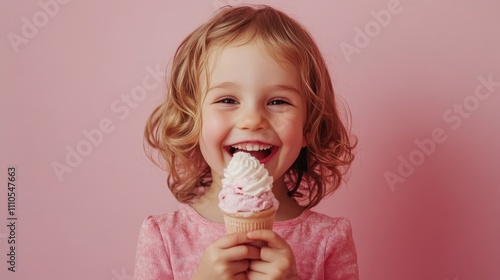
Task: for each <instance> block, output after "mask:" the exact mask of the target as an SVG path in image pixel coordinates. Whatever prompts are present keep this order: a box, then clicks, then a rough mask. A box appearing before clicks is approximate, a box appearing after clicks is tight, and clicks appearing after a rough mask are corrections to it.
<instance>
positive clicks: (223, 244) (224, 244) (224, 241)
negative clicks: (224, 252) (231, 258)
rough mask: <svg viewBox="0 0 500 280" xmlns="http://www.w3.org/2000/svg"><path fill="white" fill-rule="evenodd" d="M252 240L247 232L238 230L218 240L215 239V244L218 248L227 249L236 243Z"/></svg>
mask: <svg viewBox="0 0 500 280" xmlns="http://www.w3.org/2000/svg"><path fill="white" fill-rule="evenodd" d="M251 241H252V240H250V239H249V238H248V237H247V235H246V232H238V233H232V234H228V235H225V236H223V237H221V238H219V239H218V240H216V241H214V243H213V245H214V246H216V247H217V248H221V249H227V248H231V247H234V246H236V245H240V244H245V243H249V242H251Z"/></svg>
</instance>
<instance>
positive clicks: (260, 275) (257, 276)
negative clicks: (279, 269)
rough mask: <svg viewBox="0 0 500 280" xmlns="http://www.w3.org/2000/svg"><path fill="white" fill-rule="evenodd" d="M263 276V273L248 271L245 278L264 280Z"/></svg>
mask: <svg viewBox="0 0 500 280" xmlns="http://www.w3.org/2000/svg"><path fill="white" fill-rule="evenodd" d="M265 276H266V275H265V274H264V273H262V272H259V271H253V270H250V271H248V272H247V278H248V280H259V279H264V278H265Z"/></svg>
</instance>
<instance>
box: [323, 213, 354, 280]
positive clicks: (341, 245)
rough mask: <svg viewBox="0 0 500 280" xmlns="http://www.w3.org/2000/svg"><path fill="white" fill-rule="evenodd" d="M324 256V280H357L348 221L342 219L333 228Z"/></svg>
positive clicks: (352, 241)
mask: <svg viewBox="0 0 500 280" xmlns="http://www.w3.org/2000/svg"><path fill="white" fill-rule="evenodd" d="M326 254H327V255H326V261H325V279H327V278H329V279H334V280H359V272H358V261H357V254H356V247H355V245H354V239H353V236H352V229H351V224H350V222H349V220H347V219H344V218H342V219H340V221H339V222H338V224H337V225H336V226H335V229H334V231H333V234H332V235H330V236H329V239H328V243H327V248H326ZM330 277H333V278H330Z"/></svg>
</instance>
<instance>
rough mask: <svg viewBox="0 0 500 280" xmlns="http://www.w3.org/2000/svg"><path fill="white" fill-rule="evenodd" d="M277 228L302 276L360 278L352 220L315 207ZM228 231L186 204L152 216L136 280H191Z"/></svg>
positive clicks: (145, 230) (144, 231)
mask: <svg viewBox="0 0 500 280" xmlns="http://www.w3.org/2000/svg"><path fill="white" fill-rule="evenodd" d="M273 230H274V231H275V232H276V233H278V234H279V235H280V236H281V237H282V238H283V239H284V240H286V242H288V244H289V245H290V247H291V248H292V250H293V253H294V255H295V260H296V263H297V271H298V273H299V276H300V278H301V279H307V280H315V279H318V280H319V279H335V280H354V279H356V280H357V279H358V265H357V260H356V248H355V246H354V240H353V237H352V231H351V225H350V223H349V221H348V220H347V219H345V218H332V217H329V216H326V215H323V214H320V213H317V212H314V211H311V210H305V211H304V212H303V213H302V214H301V215H300V216H298V217H297V218H295V219H292V220H288V221H276V222H275V223H274V226H273ZM224 234H225V228H224V224H219V223H215V222H211V221H209V220H207V219H205V218H203V217H201V216H200V215H199V214H198V213H197V212H196V211H195V210H194V209H193V208H191V207H189V206H187V207H185V208H183V209H181V210H178V211H175V212H173V213H168V214H163V215H158V216H149V217H148V218H146V220H145V221H144V223H143V225H142V228H141V231H140V234H139V242H138V246H137V255H136V264H135V280H153V279H155V280H159V279H191V278H192V276H193V274H194V271H195V270H196V268H197V267H198V263H199V261H200V258H201V255H202V254H203V251H204V250H205V248H206V247H207V246H208V245H209V244H210V243H212V242H213V241H214V240H216V239H219V238H220V237H222V236H223V235H224Z"/></svg>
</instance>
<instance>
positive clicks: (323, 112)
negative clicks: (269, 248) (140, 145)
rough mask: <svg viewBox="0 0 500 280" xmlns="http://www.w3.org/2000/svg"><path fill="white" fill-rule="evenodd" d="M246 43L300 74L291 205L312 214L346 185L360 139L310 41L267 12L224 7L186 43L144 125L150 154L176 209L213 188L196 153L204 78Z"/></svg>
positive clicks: (283, 17) (293, 24)
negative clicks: (301, 115)
mask: <svg viewBox="0 0 500 280" xmlns="http://www.w3.org/2000/svg"><path fill="white" fill-rule="evenodd" d="M242 38H244V39H246V41H245V42H247V43H248V42H251V41H253V40H259V41H260V42H263V43H264V46H265V47H266V48H267V50H268V52H269V53H270V54H271V55H273V57H275V58H276V59H278V60H280V59H281V60H283V59H284V60H286V61H287V62H291V63H292V64H293V65H294V66H295V67H296V68H297V69H298V71H299V75H300V79H301V87H302V89H301V90H302V92H303V93H304V94H305V98H306V104H307V105H306V107H307V109H306V110H307V111H306V114H307V120H306V123H305V125H304V135H307V146H306V147H304V148H302V150H301V152H300V154H299V156H298V158H297V159H296V160H295V162H294V163H293V165H292V166H291V167H290V168H289V170H288V171H287V172H286V174H285V182H286V185H287V187H288V195H289V196H290V197H293V198H295V199H296V200H297V201H298V202H299V203H300V204H301V205H303V206H305V207H307V208H312V207H313V206H315V205H317V204H318V203H319V202H320V201H321V199H323V198H324V197H325V196H327V195H329V194H331V193H333V192H334V191H335V190H336V189H337V188H338V186H339V185H340V183H341V182H342V178H343V176H344V175H345V173H346V172H347V170H348V169H349V166H350V164H351V162H352V161H353V159H354V154H353V149H354V147H355V146H356V139H355V137H352V136H351V135H350V133H349V131H348V129H347V128H348V127H347V126H346V124H348V122H349V120H350V114H349V112H348V110H345V111H344V112H343V113H345V115H344V119H342V118H341V116H340V113H339V110H340V109H341V107H340V106H339V103H338V102H337V101H336V99H335V96H334V91H333V85H332V81H331V78H330V75H329V72H328V69H327V65H326V63H325V61H324V58H323V56H322V54H321V52H320V50H319V48H318V46H317V45H316V43H315V42H314V39H313V38H312V36H311V35H310V34H309V33H308V32H307V30H306V29H305V28H304V27H303V26H302V25H300V24H299V23H298V22H297V21H296V20H294V19H292V18H290V17H289V16H288V15H286V14H285V13H283V12H281V11H279V10H276V9H274V8H272V7H269V6H266V5H260V6H241V7H230V6H226V7H223V8H221V9H220V10H219V11H218V12H217V13H216V15H215V16H214V17H212V18H211V19H210V20H209V21H208V22H206V23H205V24H203V25H201V26H200V27H198V28H197V29H196V30H194V31H193V32H192V33H191V34H190V35H188V36H187V37H186V38H185V39H184V40H183V41H182V43H181V44H180V46H179V48H178V49H177V51H176V53H175V56H174V58H173V61H172V66H171V71H170V74H169V78H168V80H167V98H166V100H165V102H164V103H162V104H161V105H160V106H158V107H157V108H156V109H155V110H154V111H153V113H152V114H151V116H150V117H149V119H148V121H147V125H146V128H145V132H144V136H145V141H146V143H145V150H146V153H147V155H148V157H149V158H150V159H151V160H152V161H153V162H154V163H155V164H157V165H158V166H160V167H161V168H163V169H165V170H166V171H167V172H168V187H169V188H170V190H171V191H172V193H173V194H174V196H175V198H176V199H177V200H178V201H179V202H182V203H191V202H193V201H194V200H196V199H197V198H199V197H200V196H201V195H202V194H203V193H204V190H206V188H207V187H209V186H210V184H211V181H212V178H211V173H210V168H209V166H208V165H207V163H206V162H205V160H204V159H203V157H202V155H201V152H200V149H199V145H198V141H199V135H200V131H201V116H200V112H201V110H200V105H201V100H202V98H203V93H202V92H201V91H202V88H203V85H201V84H200V83H201V82H200V80H202V79H200V77H201V75H203V74H204V72H205V75H206V72H207V71H204V69H207V68H206V67H207V60H208V56H209V52H210V51H211V50H212V48H213V46H227V45H229V44H230V43H233V42H236V41H237V40H241V39H242ZM345 109H346V108H345ZM146 144H147V145H146Z"/></svg>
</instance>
